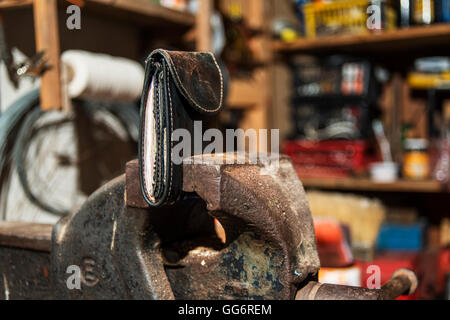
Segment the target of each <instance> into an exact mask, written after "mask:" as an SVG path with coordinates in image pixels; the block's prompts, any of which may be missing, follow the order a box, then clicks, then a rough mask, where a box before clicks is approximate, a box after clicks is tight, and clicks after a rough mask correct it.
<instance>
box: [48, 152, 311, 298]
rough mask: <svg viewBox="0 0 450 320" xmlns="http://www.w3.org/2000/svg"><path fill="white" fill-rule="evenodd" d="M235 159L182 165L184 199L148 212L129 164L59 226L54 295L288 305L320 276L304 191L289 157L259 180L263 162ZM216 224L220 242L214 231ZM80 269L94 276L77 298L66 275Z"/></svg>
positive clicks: (192, 161)
mask: <svg viewBox="0 0 450 320" xmlns="http://www.w3.org/2000/svg"><path fill="white" fill-rule="evenodd" d="M235 156H236V155H235V154H225V155H211V156H194V157H192V158H188V159H186V160H185V161H184V164H183V181H184V182H183V191H185V192H186V196H185V198H184V199H182V200H180V201H178V202H177V203H175V204H174V205H172V206H168V207H162V208H154V207H149V206H148V204H147V203H146V202H145V200H144V198H143V197H142V194H141V192H140V186H139V175H138V163H137V161H132V162H130V163H128V164H127V168H126V174H125V176H121V177H119V178H117V179H116V180H114V181H111V182H110V183H108V184H107V185H105V186H104V187H103V188H101V189H100V190H99V191H97V192H96V193H94V194H93V195H92V196H91V197H90V198H89V200H88V201H87V202H86V203H85V204H84V205H83V206H82V207H81V209H80V210H79V211H78V212H77V213H75V214H73V215H71V216H69V217H67V218H65V219H62V220H61V221H60V222H59V223H58V224H57V225H56V226H55V228H54V231H53V239H54V241H53V247H52V254H51V256H52V265H53V266H54V275H55V276H56V277H55V283H56V290H57V294H58V296H60V297H63V298H79V299H85V298H122V299H174V298H175V299H293V298H294V297H295V294H296V292H297V290H298V287H299V286H300V284H301V283H303V282H304V281H306V280H316V279H317V272H318V270H319V259H318V255H317V250H316V244H315V235H314V229H313V223H312V218H311V214H310V212H309V207H308V202H307V199H306V196H305V192H304V190H303V187H302V185H301V182H300V181H299V180H298V178H297V176H296V174H295V171H294V169H293V167H292V165H291V162H290V160H288V159H287V158H284V157H282V158H281V159H280V160H279V169H278V170H277V171H276V172H275V173H273V174H261V169H262V168H264V165H265V164H264V163H262V162H259V163H257V164H250V163H249V162H248V161H247V163H245V164H224V163H229V162H233V161H223V160H224V159H223V157H227V158H229V157H235ZM199 157H202V158H201V159H200V158H199ZM219 157H222V158H221V159H219ZM219 160H220V161H219ZM215 219H217V221H219V222H220V224H221V225H222V227H223V229H224V230H225V234H226V240H225V241H221V240H220V239H219V237H218V236H217V234H216V232H215V227H214V226H215ZM86 263H87V264H88V265H90V269H91V274H90V277H87V276H85V277H84V285H85V286H84V287H83V290H79V291H77V290H67V286H66V283H65V278H67V275H66V268H67V267H68V266H70V265H86Z"/></svg>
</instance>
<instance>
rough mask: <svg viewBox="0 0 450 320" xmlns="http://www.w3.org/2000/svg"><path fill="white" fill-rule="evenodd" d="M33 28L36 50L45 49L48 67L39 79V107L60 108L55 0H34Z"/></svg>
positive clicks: (58, 49)
mask: <svg viewBox="0 0 450 320" xmlns="http://www.w3.org/2000/svg"><path fill="white" fill-rule="evenodd" d="M34 29H35V37H36V51H37V52H39V51H41V50H44V51H45V58H46V61H47V65H48V66H49V68H50V69H49V70H48V71H46V72H45V73H44V75H43V76H42V79H41V107H42V109H43V110H55V109H60V108H61V107H62V100H61V99H62V96H61V68H60V48H59V34H58V9H57V0H34Z"/></svg>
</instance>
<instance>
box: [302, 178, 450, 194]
mask: <svg viewBox="0 0 450 320" xmlns="http://www.w3.org/2000/svg"><path fill="white" fill-rule="evenodd" d="M300 180H301V181H302V183H303V185H304V186H305V188H318V189H326V190H354V191H378V192H413V193H415V192H419V193H447V192H449V191H450V190H449V189H447V188H446V187H444V186H442V185H441V184H440V183H439V182H437V181H433V180H429V181H409V180H397V181H395V182H391V183H379V182H374V181H372V180H370V179H362V178H361V179H359V178H344V179H326V178H314V179H311V178H308V179H302V178H300Z"/></svg>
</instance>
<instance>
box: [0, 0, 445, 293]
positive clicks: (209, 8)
mask: <svg viewBox="0 0 450 320" xmlns="http://www.w3.org/2000/svg"><path fill="white" fill-rule="evenodd" d="M77 8H78V9H77ZM449 22H450V0H392V1H391V0H335V1H333V0H328V1H322V0H317V1H308V0H297V1H292V0H216V1H212V0H190V1H189V0H126V1H125V0H84V1H83V0H77V1H75V0H73V1H63V0H0V55H1V65H0V219H1V220H5V221H30V222H39V223H55V222H56V221H57V220H58V219H59V218H60V217H62V216H64V215H67V214H68V213H70V212H72V211H74V210H76V209H77V208H78V207H79V206H80V205H81V204H82V203H83V201H85V200H86V198H87V197H88V196H89V195H90V194H91V193H92V192H94V191H95V190H96V189H97V188H98V187H100V186H101V185H103V184H104V183H105V182H107V181H109V180H111V179H112V178H114V177H116V176H118V175H120V174H121V173H123V172H124V167H125V163H126V162H127V161H129V160H131V159H134V158H136V157H137V141H138V135H139V132H138V130H139V98H140V95H141V89H142V82H143V66H144V61H145V58H146V56H147V55H148V54H149V53H150V52H151V51H152V50H153V49H155V48H166V49H174V50H175V49H176V50H200V51H213V52H214V53H215V54H216V55H217V56H218V57H220V59H221V60H222V61H223V63H224V64H225V65H226V67H227V69H228V75H227V78H228V79H229V86H228V98H227V101H226V104H227V107H226V109H225V111H224V112H223V113H222V114H221V115H220V120H221V121H220V126H221V128H242V129H244V130H247V129H250V128H252V129H271V128H277V129H280V137H281V140H282V141H281V151H282V152H283V153H286V154H287V155H289V156H290V157H291V158H292V161H293V163H294V165H295V168H296V171H297V174H298V176H299V177H300V179H301V181H302V183H303V185H304V187H305V189H306V191H307V196H308V199H309V202H310V206H311V211H312V215H313V217H314V223H315V229H316V235H317V242H318V249H319V255H320V260H321V265H322V269H321V271H320V274H319V278H320V281H321V282H328V283H337V284H349V285H358V286H369V287H370V286H376V285H377V284H379V283H377V281H378V280H379V281H378V282H380V281H381V284H382V283H384V282H386V281H387V280H388V279H389V277H390V276H391V274H392V272H393V271H394V270H395V269H397V268H400V267H407V268H410V269H412V270H414V271H415V272H416V274H417V275H418V276H419V279H420V286H419V289H418V290H417V291H416V293H414V295H412V296H407V297H406V296H405V297H402V298H401V299H450V184H449V178H450V23H449ZM378 276H379V277H378Z"/></svg>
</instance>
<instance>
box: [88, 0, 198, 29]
mask: <svg viewBox="0 0 450 320" xmlns="http://www.w3.org/2000/svg"><path fill="white" fill-rule="evenodd" d="M85 7H86V9H88V10H91V11H96V12H97V13H99V14H107V15H110V16H112V17H114V18H123V19H126V20H129V21H133V22H136V23H139V24H142V25H158V26H171V27H175V26H178V27H186V28H187V27H192V26H194V24H195V16H194V15H192V14H191V13H188V12H180V11H176V10H172V9H168V8H165V7H163V6H161V5H159V4H157V3H152V2H150V1H148V0H87V1H86V5H85ZM161 31H164V29H161Z"/></svg>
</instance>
